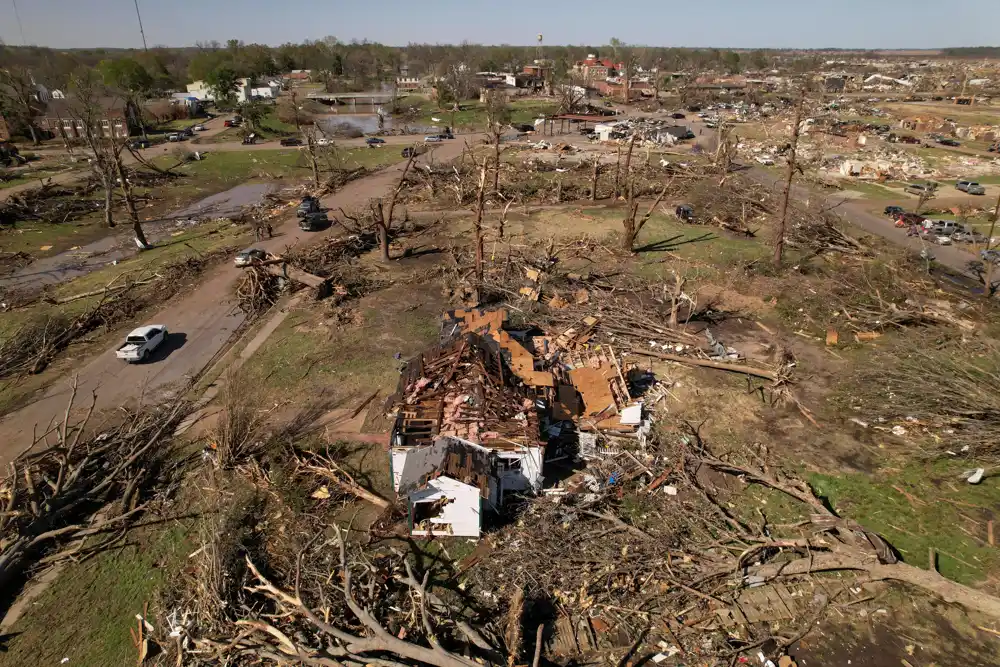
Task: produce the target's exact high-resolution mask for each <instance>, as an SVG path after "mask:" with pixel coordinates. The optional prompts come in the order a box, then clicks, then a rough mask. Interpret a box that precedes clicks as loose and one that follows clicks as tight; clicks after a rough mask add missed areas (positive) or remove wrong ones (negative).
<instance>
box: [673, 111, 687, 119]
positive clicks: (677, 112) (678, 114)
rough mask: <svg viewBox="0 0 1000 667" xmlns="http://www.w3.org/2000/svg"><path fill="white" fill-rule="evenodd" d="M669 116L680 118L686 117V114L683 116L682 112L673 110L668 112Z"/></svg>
mask: <svg viewBox="0 0 1000 667" xmlns="http://www.w3.org/2000/svg"><path fill="white" fill-rule="evenodd" d="M670 117H671V118H676V119H677V120H680V119H682V118H687V116H685V115H684V114H682V113H681V112H680V111H675V112H674V113H672V114H670Z"/></svg>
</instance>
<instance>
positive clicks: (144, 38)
mask: <svg viewBox="0 0 1000 667" xmlns="http://www.w3.org/2000/svg"><path fill="white" fill-rule="evenodd" d="M134 2H135V15H136V17H137V18H138V19H139V34H140V35H142V50H143V51H149V48H148V47H147V46H146V33H145V31H143V29H142V14H140V13H139V0H134Z"/></svg>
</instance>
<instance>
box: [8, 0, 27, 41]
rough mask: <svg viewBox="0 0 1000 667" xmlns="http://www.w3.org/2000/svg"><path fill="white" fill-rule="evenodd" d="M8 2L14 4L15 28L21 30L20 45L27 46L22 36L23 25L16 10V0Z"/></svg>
mask: <svg viewBox="0 0 1000 667" xmlns="http://www.w3.org/2000/svg"><path fill="white" fill-rule="evenodd" d="M10 4H12V5H14V18H16V19H17V29H18V30H19V31H20V32H21V46H27V45H28V40H26V39H25V38H24V25H23V24H22V23H21V14H20V12H18V11H17V0H10Z"/></svg>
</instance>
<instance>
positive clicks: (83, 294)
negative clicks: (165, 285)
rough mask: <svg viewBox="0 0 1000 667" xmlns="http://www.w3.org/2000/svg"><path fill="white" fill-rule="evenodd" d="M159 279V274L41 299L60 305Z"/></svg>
mask: <svg viewBox="0 0 1000 667" xmlns="http://www.w3.org/2000/svg"><path fill="white" fill-rule="evenodd" d="M159 279H160V276H156V277H155V278H150V279H149V280H140V281H138V282H134V283H128V284H127V285H115V286H114V287H111V286H108V287H102V288H101V289H95V290H91V291H90V292H81V293H80V294H74V295H73V296H66V297H63V298H61V299H53V298H51V297H44V298H43V299H42V300H43V301H45V302H46V303H51V304H53V305H55V306H60V305H62V304H64V303H70V302H71V301H78V300H80V299H86V298H87V297H88V296H100V295H101V294H110V293H111V292H118V291H120V290H127V289H129V288H131V287H140V286H142V285H148V284H149V283H154V282H156V281H157V280H159Z"/></svg>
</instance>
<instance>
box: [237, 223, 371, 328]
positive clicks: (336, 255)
mask: <svg viewBox="0 0 1000 667" xmlns="http://www.w3.org/2000/svg"><path fill="white" fill-rule="evenodd" d="M376 244H377V239H376V237H375V234H373V233H363V234H351V235H350V236H346V237H326V238H324V239H323V241H322V242H320V243H316V244H313V245H309V246H306V247H295V246H291V247H289V248H287V249H286V250H285V252H284V253H283V254H282V255H280V256H272V255H269V256H268V257H267V259H263V260H262V259H258V258H251V259H250V261H249V264H247V265H246V266H245V267H244V271H243V276H242V277H241V278H240V281H239V282H238V283H237V285H236V299H237V303H238V305H239V308H240V309H241V310H242V311H243V312H244V313H245V314H246V315H247V318H248V319H250V320H253V319H256V318H257V317H258V316H260V315H261V314H263V313H264V312H266V311H267V310H268V309H269V308H270V307H271V306H273V305H274V304H275V303H276V302H277V300H278V297H279V296H280V295H281V293H282V292H283V291H284V290H286V289H289V290H292V289H298V288H299V287H301V286H304V287H307V288H311V289H313V290H315V296H316V298H317V299H325V298H327V297H329V296H331V295H333V296H334V297H335V303H340V302H341V301H343V300H344V299H352V298H357V297H360V296H363V295H365V294H368V293H370V292H372V291H375V290H377V289H380V288H382V287H384V286H385V284H386V283H385V282H384V281H382V280H380V279H378V278H376V277H373V276H371V275H368V274H367V273H366V272H364V271H362V270H361V269H360V268H359V267H358V266H357V265H356V264H355V263H354V262H353V261H352V260H354V259H356V258H357V257H359V256H360V255H362V254H364V253H365V252H368V251H369V250H371V249H372V248H374V247H375V246H376Z"/></svg>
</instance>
